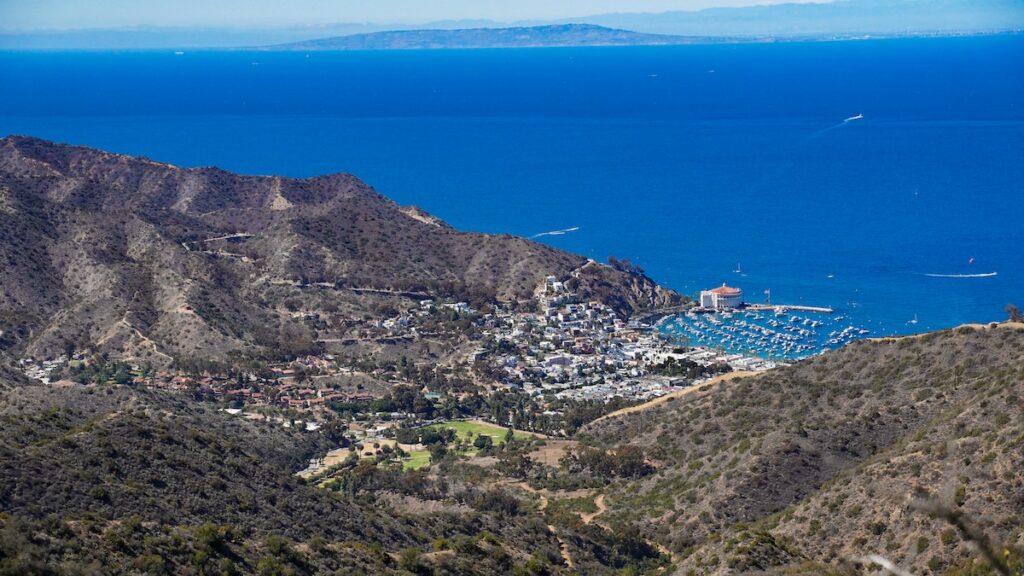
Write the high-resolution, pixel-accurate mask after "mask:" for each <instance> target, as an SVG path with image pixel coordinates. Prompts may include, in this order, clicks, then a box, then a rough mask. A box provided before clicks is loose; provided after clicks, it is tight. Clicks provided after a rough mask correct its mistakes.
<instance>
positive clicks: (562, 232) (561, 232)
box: [530, 226, 580, 240]
mask: <svg viewBox="0 0 1024 576" xmlns="http://www.w3.org/2000/svg"><path fill="white" fill-rule="evenodd" d="M579 229H580V227H579V226H573V227H572V228H566V229H565V230H552V231H550V232H541V233H540V234H534V235H533V236H530V240H533V239H534V238H540V237H542V236H564V235H566V234H568V233H569V232H575V231H577V230H579Z"/></svg>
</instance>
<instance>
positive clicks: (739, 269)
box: [733, 262, 743, 274]
mask: <svg viewBox="0 0 1024 576" xmlns="http://www.w3.org/2000/svg"><path fill="white" fill-rule="evenodd" d="M733 272H735V273H737V274H742V273H743V267H742V266H740V263H739V262H737V263H736V269H735V270H733Z"/></svg>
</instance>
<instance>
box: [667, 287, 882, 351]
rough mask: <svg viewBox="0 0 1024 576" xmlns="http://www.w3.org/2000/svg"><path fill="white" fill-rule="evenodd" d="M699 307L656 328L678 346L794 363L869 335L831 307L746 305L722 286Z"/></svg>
mask: <svg viewBox="0 0 1024 576" xmlns="http://www.w3.org/2000/svg"><path fill="white" fill-rule="evenodd" d="M699 302H700V306H698V307H696V308H693V309H691V310H689V311H687V312H686V313H684V314H677V315H675V316H667V317H664V318H662V319H661V320H660V321H659V322H658V323H657V325H656V327H657V329H658V331H659V332H660V333H661V334H662V335H663V336H665V337H666V338H668V339H670V340H673V341H675V342H678V343H679V344H680V345H687V346H695V347H703V348H710V349H714V350H720V351H722V352H724V353H727V354H742V355H746V356H756V357H760V358H764V359H767V360H781V361H793V360H799V359H802V358H807V357H809V356H814V355H816V354H820V353H822V352H824V351H826V350H832V349H835V348H839V347H841V346H843V345H845V344H848V343H849V342H851V341H853V340H856V339H858V338H863V337H866V336H868V335H869V334H870V331H869V330H867V329H865V328H862V327H859V326H854V325H853V324H852V323H851V321H850V320H849V318H848V317H847V316H846V315H845V314H842V313H837V312H836V310H835V309H833V308H832V307H828V306H808V305H791V304H771V303H764V304H747V303H744V302H743V291H742V290H740V289H739V288H734V287H730V286H726V285H724V284H723V285H722V286H720V287H718V288H713V289H711V290H705V291H702V292H701V294H700V299H699Z"/></svg>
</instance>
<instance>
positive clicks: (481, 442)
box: [473, 434, 494, 450]
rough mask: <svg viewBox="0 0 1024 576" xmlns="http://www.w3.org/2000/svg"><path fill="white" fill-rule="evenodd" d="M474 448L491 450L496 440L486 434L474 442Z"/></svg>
mask: <svg viewBox="0 0 1024 576" xmlns="http://www.w3.org/2000/svg"><path fill="white" fill-rule="evenodd" d="M473 446H476V447H477V448H479V449H480V450H489V449H490V448H491V447H492V446H494V440H492V439H491V437H490V436H487V435H486V434H480V435H479V436H477V437H476V439H475V440H473Z"/></svg>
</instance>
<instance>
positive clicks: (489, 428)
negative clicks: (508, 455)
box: [428, 420, 537, 445]
mask: <svg viewBox="0 0 1024 576" xmlns="http://www.w3.org/2000/svg"><path fill="white" fill-rule="evenodd" d="M428 428H438V429H444V428H453V429H454V430H455V434H456V436H457V437H458V438H459V439H460V440H468V441H470V442H472V440H473V438H476V437H477V436H480V435H481V434H482V435H484V436H490V437H491V439H492V440H493V441H494V444H495V445H497V444H504V443H505V434H506V433H507V432H508V428H502V427H501V426H498V425H495V424H488V423H487V422H468V421H463V420H458V421H454V422H442V423H439V424H431V425H430V426H428ZM470 433H472V438H471V437H470ZM512 435H513V437H515V438H516V440H530V439H531V438H536V437H537V436H536V435H535V434H531V433H529V432H523V431H522V430H516V431H515V432H513V434H512Z"/></svg>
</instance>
